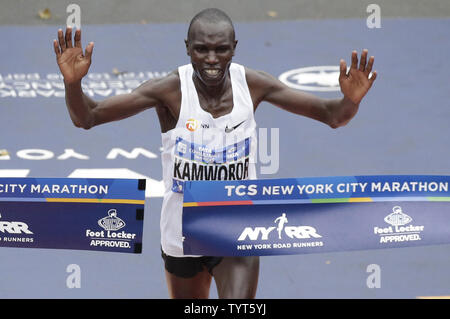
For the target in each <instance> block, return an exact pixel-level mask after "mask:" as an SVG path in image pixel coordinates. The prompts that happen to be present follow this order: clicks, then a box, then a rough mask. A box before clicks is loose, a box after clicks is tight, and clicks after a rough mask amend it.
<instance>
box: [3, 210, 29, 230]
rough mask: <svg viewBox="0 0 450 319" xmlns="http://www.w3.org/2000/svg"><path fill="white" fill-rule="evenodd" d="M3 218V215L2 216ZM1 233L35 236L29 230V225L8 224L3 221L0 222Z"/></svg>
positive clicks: (20, 223) (19, 223)
mask: <svg viewBox="0 0 450 319" xmlns="http://www.w3.org/2000/svg"><path fill="white" fill-rule="evenodd" d="M1 217H2V215H1V214H0V218H1ZM0 232H2V233H8V234H30V235H32V234H33V232H31V231H30V230H29V229H28V225H27V224H25V223H23V222H7V221H3V220H0Z"/></svg>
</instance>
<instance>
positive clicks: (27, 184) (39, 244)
mask: <svg viewBox="0 0 450 319" xmlns="http://www.w3.org/2000/svg"><path fill="white" fill-rule="evenodd" d="M144 204H145V180H133V179H75V178H0V247H24V248H53V249H77V250H78V249H79V250H95V251H110V252H124V253H141V252H142V234H143V218H144Z"/></svg>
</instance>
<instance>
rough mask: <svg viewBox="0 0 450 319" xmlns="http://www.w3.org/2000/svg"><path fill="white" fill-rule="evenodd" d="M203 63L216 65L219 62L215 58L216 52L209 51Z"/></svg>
mask: <svg viewBox="0 0 450 319" xmlns="http://www.w3.org/2000/svg"><path fill="white" fill-rule="evenodd" d="M205 62H206V63H208V64H217V63H218V62H219V59H218V58H217V55H216V52H214V50H210V51H209V52H208V55H207V56H206V61H205Z"/></svg>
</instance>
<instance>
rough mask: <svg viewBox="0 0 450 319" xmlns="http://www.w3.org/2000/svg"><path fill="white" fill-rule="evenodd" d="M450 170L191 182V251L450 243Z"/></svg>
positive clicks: (247, 252)
mask: <svg viewBox="0 0 450 319" xmlns="http://www.w3.org/2000/svg"><path fill="white" fill-rule="evenodd" d="M449 183H450V176H428V175H418V176H406V175H385V176H343V177H319V178H296V179H294V178H293V179H272V180H270V179H266V180H246V181H229V182H225V181H211V182H205V181H195V182H194V181H193V182H188V183H187V184H186V189H185V192H184V204H183V239H184V241H183V247H184V253H185V254H193V255H211V256H251V255H260V256H262V255H289V254H306V253H324V252H338V251H351V250H368V249H382V248H399V247H412V246H423V245H436V244H449V243H450V218H448V216H449V214H450V192H449V187H448V185H449Z"/></svg>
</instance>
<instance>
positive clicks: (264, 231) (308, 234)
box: [238, 213, 322, 241]
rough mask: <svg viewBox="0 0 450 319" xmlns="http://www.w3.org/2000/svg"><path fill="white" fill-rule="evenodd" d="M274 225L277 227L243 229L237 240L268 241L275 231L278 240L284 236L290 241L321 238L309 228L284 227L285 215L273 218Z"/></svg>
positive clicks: (315, 231) (314, 230)
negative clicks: (290, 239)
mask: <svg viewBox="0 0 450 319" xmlns="http://www.w3.org/2000/svg"><path fill="white" fill-rule="evenodd" d="M274 223H276V224H278V225H277V227H275V226H271V227H245V229H244V231H243V232H242V233H241V235H240V236H239V238H238V241H244V240H247V239H248V240H252V241H255V240H268V239H269V234H270V233H271V232H272V231H273V230H274V229H277V233H278V236H277V238H278V239H282V237H283V236H284V235H286V236H288V237H289V238H292V239H307V238H321V237H322V236H321V235H319V234H318V233H317V230H316V229H315V228H314V227H311V226H285V225H286V224H287V223H288V219H287V217H286V213H283V214H282V215H281V216H279V217H277V218H275V220H274Z"/></svg>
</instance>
